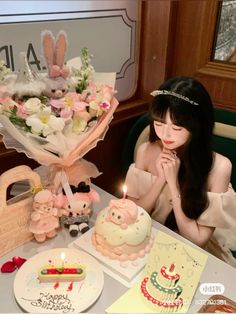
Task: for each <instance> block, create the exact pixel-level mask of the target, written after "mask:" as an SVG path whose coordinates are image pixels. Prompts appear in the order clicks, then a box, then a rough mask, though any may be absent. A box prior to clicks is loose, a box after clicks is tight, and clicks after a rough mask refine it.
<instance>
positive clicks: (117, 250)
mask: <svg viewBox="0 0 236 314" xmlns="http://www.w3.org/2000/svg"><path fill="white" fill-rule="evenodd" d="M151 232H152V220H151V218H150V216H149V214H148V213H147V212H146V211H145V210H144V209H143V208H141V207H139V206H137V205H136V204H135V203H134V202H133V201H131V200H129V199H125V198H123V199H117V200H114V199H112V200H111V201H110V202H109V205H108V206H107V207H106V208H104V209H102V210H101V211H100V212H99V214H98V216H97V219H96V222H95V228H94V232H93V234H92V243H93V245H94V247H95V248H96V250H97V251H99V252H100V253H102V254H103V255H105V256H108V257H109V258H111V259H114V260H119V261H121V262H123V261H128V260H130V261H134V260H136V259H137V258H138V257H141V258H142V257H144V256H145V255H146V254H147V253H149V252H150V249H151V247H152V245H153V240H154V239H153V237H152V235H151Z"/></svg>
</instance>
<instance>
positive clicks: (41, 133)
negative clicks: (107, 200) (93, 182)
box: [0, 31, 118, 193]
mask: <svg viewBox="0 0 236 314" xmlns="http://www.w3.org/2000/svg"><path fill="white" fill-rule="evenodd" d="M42 45H43V51H44V56H45V60H46V63H47V68H48V74H47V75H45V74H43V75H41V74H37V73H35V72H33V71H32V69H31V68H30V66H29V64H28V62H27V58H26V55H25V54H24V53H22V54H21V67H20V70H19V71H18V73H9V70H8V69H7V68H6V67H5V66H4V64H3V63H1V64H0V123H1V124H2V126H1V127H0V133H1V134H2V135H3V141H4V144H5V146H6V147H7V148H14V149H16V150H17V151H18V152H23V153H25V154H26V155H27V156H28V157H29V158H33V159H34V160H36V161H37V162H38V163H39V164H41V165H46V166H49V170H50V171H49V172H50V175H51V177H50V180H51V182H50V183H51V184H52V181H53V186H54V188H56V189H57V188H58V186H59V185H60V184H64V185H66V183H67V184H68V183H69V184H72V185H76V184H78V182H79V181H82V180H83V179H84V178H91V177H96V176H97V175H98V174H99V172H98V170H97V168H96V167H95V165H93V164H92V163H90V162H88V161H86V160H84V159H83V158H82V157H83V156H84V155H85V154H86V153H87V152H88V151H89V150H90V149H92V148H94V147H95V146H96V145H97V142H98V141H99V140H103V139H104V136H105V134H106V131H107V130H108V126H109V123H110V121H111V120H112V118H113V113H114V111H115V110H116V108H117V106H118V101H117V100H116V98H115V97H114V94H115V90H114V86H111V85H109V84H103V83H101V82H98V81H97V80H95V79H94V77H98V74H97V73H95V71H94V69H93V67H92V66H91V64H90V61H91V58H90V55H89V52H88V49H86V48H84V49H82V51H81V58H80V60H81V66H80V68H74V67H71V69H69V68H68V67H67V66H66V65H65V62H64V57H65V51H66V48H67V40H66V34H65V33H64V32H63V31H61V32H59V33H58V35H57V37H56V39H54V37H53V35H52V33H51V32H50V31H45V32H43V33H42ZM68 193H70V192H68Z"/></svg>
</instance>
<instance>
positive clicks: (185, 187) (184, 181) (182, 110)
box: [149, 76, 214, 224]
mask: <svg viewBox="0 0 236 314" xmlns="http://www.w3.org/2000/svg"><path fill="white" fill-rule="evenodd" d="M159 90H167V91H173V92H175V93H178V94H180V95H182V96H186V97H188V98H189V99H190V100H191V101H194V102H195V103H197V104H198V105H195V104H192V103H190V102H188V101H186V100H183V99H181V98H178V97H175V96H170V95H163V94H162V95H157V96H155V97H154V99H153V102H152V104H151V106H150V120H151V130H150V138H149V140H150V141H151V142H154V141H156V140H157V139H158V138H157V135H156V133H155V130H154V126H153V121H155V120H160V119H161V120H162V119H164V118H165V116H166V113H167V110H169V113H170V117H171V120H172V122H173V123H174V124H176V125H179V126H182V127H184V128H186V129H187V130H188V131H189V132H190V139H189V141H188V142H187V143H186V144H185V145H184V147H183V150H182V152H181V154H180V156H179V157H180V159H181V166H180V170H179V174H178V180H179V185H180V193H181V204H182V209H183V212H184V213H185V215H186V216H187V217H189V218H191V219H197V218H198V217H199V216H200V215H201V213H202V212H203V211H204V210H205V209H206V208H207V206H208V198H207V179H208V175H209V172H210V171H211V168H212V163H213V152H212V131H213V127H214V110H213V105H212V101H211V98H210V96H209V94H208V92H207V91H206V89H205V88H204V86H203V85H202V84H201V83H200V82H199V81H197V80H195V79H193V78H190V77H184V76H178V77H174V78H172V79H170V80H168V81H167V82H165V83H164V84H162V85H161V86H160V88H159ZM171 216H172V218H173V217H174V215H173V212H172V214H170V216H169V217H168V218H167V224H168V221H169V222H171V221H172V222H173V219H171Z"/></svg>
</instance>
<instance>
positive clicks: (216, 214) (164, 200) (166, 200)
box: [126, 164, 236, 267]
mask: <svg viewBox="0 0 236 314" xmlns="http://www.w3.org/2000/svg"><path fill="white" fill-rule="evenodd" d="M155 179H156V177H155V176H154V175H152V174H151V173H149V172H147V171H144V170H141V169H138V168H136V167H135V164H132V165H130V167H129V170H128V172H127V176H126V184H127V186H128V193H127V195H128V196H130V197H134V198H139V197H140V196H142V195H144V194H145V193H147V191H148V190H149V189H150V187H151V186H152V185H153V183H154V181H155ZM208 199H209V206H208V208H207V209H206V210H205V211H204V212H203V213H202V214H201V216H200V217H199V218H198V220H197V222H198V223H199V224H200V225H204V226H211V227H215V228H216V229H215V231H214V233H213V235H212V237H211V239H210V240H209V241H208V243H207V245H206V246H205V247H204V249H206V250H207V251H208V252H210V253H212V254H213V255H215V256H217V257H218V258H220V259H222V260H224V261H225V262H227V263H228V264H230V265H232V266H234V267H236V259H235V258H234V257H233V255H232V253H231V251H230V250H236V193H235V192H234V190H233V188H232V186H231V185H230V186H229V188H228V191H227V192H225V193H213V192H208ZM171 210H172V202H171V195H170V191H169V188H168V186H167V185H166V186H165V187H164V189H163V191H162V193H161V194H160V196H159V198H158V200H157V202H156V206H155V209H154V210H153V212H152V214H151V216H152V218H153V219H155V220H156V221H158V222H160V223H162V224H164V223H165V220H166V218H167V216H168V215H169V213H170V212H171Z"/></svg>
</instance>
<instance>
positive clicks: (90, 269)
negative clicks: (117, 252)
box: [14, 248, 104, 313]
mask: <svg viewBox="0 0 236 314" xmlns="http://www.w3.org/2000/svg"><path fill="white" fill-rule="evenodd" d="M62 252H64V253H65V260H64V264H65V265H66V264H73V263H80V264H83V265H85V267H86V277H85V279H84V280H83V281H81V282H73V284H71V282H70V281H69V282H60V283H59V285H58V284H56V283H53V282H48V283H40V282H39V280H38V270H39V269H40V268H41V267H42V266H44V265H48V264H49V263H53V264H55V265H61V264H62V260H61V253H62ZM103 285H104V275H103V271H102V269H101V267H100V265H99V263H98V262H97V261H96V259H95V258H93V257H92V256H91V255H89V254H87V253H85V252H83V251H79V250H78V249H68V248H60V249H52V250H48V251H43V252H40V253H39V254H37V255H34V256H33V257H31V258H30V259H29V260H28V261H27V262H25V263H24V264H23V265H22V267H21V268H20V269H19V270H18V272H17V274H16V277H15V280H14V295H15V298H16V301H17V302H18V304H19V305H20V307H21V308H22V309H24V310H25V311H26V312H30V313H71V312H77V313H78V312H82V311H84V310H86V309H87V308H88V307H90V306H91V305H92V304H93V303H94V302H95V301H96V300H97V299H98V297H99V296H100V294H101V292H102V289H103Z"/></svg>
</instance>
